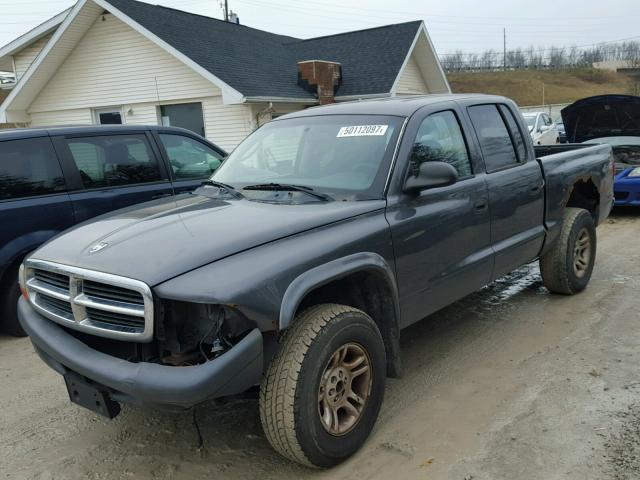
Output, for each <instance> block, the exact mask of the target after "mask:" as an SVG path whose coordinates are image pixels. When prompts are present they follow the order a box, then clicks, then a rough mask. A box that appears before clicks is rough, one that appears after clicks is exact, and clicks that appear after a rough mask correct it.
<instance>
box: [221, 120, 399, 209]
mask: <svg viewBox="0 0 640 480" xmlns="http://www.w3.org/2000/svg"><path fill="white" fill-rule="evenodd" d="M402 122H403V118H400V117H391V116H382V115H322V116H316V117H299V118H290V119H283V120H276V121H273V122H271V123H268V124H266V125H264V126H263V127H261V128H260V129H258V130H256V131H255V132H254V133H253V134H251V135H250V136H249V137H248V138H247V139H246V140H245V141H244V142H242V143H241V144H240V145H239V146H238V147H237V148H236V149H235V150H234V151H233V153H232V154H231V155H230V156H229V157H228V158H227V159H226V160H225V162H224V163H223V164H222V166H221V167H220V168H219V169H218V170H217V171H216V172H215V173H214V174H213V176H212V177H211V179H212V180H214V181H217V182H223V183H225V184H228V185H231V186H233V187H234V188H236V189H243V191H242V193H243V194H245V195H251V192H253V191H254V190H253V189H251V188H249V189H248V190H244V189H245V188H246V187H251V186H255V185H260V184H271V183H276V184H284V185H297V186H303V187H309V188H312V189H313V191H318V192H325V193H328V194H330V195H332V196H334V197H342V198H344V197H351V198H356V199H365V198H379V197H381V196H382V193H383V190H384V184H385V182H386V178H387V174H388V171H389V166H390V163H391V157H392V155H393V151H394V147H395V143H396V139H397V137H398V133H399V130H400V126H401V125H402Z"/></svg>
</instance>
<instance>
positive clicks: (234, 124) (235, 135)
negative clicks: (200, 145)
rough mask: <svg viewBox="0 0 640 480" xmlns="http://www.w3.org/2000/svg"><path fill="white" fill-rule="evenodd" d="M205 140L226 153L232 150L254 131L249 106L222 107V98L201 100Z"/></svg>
mask: <svg viewBox="0 0 640 480" xmlns="http://www.w3.org/2000/svg"><path fill="white" fill-rule="evenodd" d="M202 113H203V114H204V130H205V132H206V134H207V138H208V139H209V140H211V141H212V142H213V143H215V144H216V145H219V146H220V147H222V148H224V149H225V150H227V151H231V150H232V149H234V148H235V147H236V146H237V145H238V144H239V143H240V142H241V141H242V140H244V138H245V137H246V136H247V135H249V134H250V133H251V132H252V131H253V129H254V122H253V118H252V112H251V108H250V106H249V105H246V104H245V105H223V104H222V97H210V98H205V99H203V100H202Z"/></svg>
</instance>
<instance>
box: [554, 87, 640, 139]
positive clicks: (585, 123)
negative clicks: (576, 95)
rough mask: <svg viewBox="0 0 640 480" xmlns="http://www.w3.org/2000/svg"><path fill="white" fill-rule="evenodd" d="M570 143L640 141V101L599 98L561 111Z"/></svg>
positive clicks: (578, 102) (625, 96) (576, 103)
mask: <svg viewBox="0 0 640 480" xmlns="http://www.w3.org/2000/svg"><path fill="white" fill-rule="evenodd" d="M561 113H562V121H563V123H564V128H565V132H566V135H567V140H568V141H569V142H571V143H582V142H585V141H587V140H592V139H594V138H603V137H635V136H638V137H640V97H634V96H631V95H599V96H596V97H589V98H583V99H582V100H578V101H577V102H575V103H573V104H571V105H569V106H568V107H565V108H563V109H562V111H561Z"/></svg>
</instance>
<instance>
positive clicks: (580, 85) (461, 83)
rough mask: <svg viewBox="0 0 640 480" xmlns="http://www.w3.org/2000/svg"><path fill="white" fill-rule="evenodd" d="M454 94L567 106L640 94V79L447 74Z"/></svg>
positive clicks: (552, 73) (550, 73) (590, 72)
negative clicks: (589, 99)
mask: <svg viewBox="0 0 640 480" xmlns="http://www.w3.org/2000/svg"><path fill="white" fill-rule="evenodd" d="M448 78H449V83H450V84H451V89H452V90H453V92H455V93H490V94H494V95H504V96H506V97H509V98H512V99H513V100H515V101H516V103H518V105H521V106H527V105H541V104H542V103H543V100H542V88H543V87H542V86H543V83H544V103H547V104H548V103H571V102H575V101H576V100H579V99H581V98H585V97H591V96H593V95H604V94H611V93H621V94H627V95H635V94H639V93H640V77H634V76H632V75H628V74H623V73H616V72H610V71H605V70H596V69H591V68H589V69H579V70H578V69H577V70H526V71H517V72H473V73H450V74H448Z"/></svg>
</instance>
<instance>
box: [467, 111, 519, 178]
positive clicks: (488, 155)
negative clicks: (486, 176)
mask: <svg viewBox="0 0 640 480" xmlns="http://www.w3.org/2000/svg"><path fill="white" fill-rule="evenodd" d="M469 116H470V117H471V122H472V123H473V126H474V128H475V130H476V133H477V134H478V141H479V142H480V148H481V149H482V155H483V157H484V163H485V165H486V168H487V172H489V173H491V172H495V171H497V170H502V169H503V168H507V167H510V166H513V165H516V164H518V156H517V154H516V150H515V148H514V146H513V143H512V140H511V135H510V134H509V130H508V129H507V126H506V125H505V122H504V120H503V118H502V115H500V112H499V111H498V106H497V105H475V106H473V107H469Z"/></svg>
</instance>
